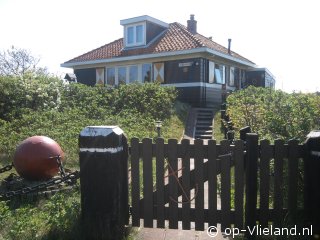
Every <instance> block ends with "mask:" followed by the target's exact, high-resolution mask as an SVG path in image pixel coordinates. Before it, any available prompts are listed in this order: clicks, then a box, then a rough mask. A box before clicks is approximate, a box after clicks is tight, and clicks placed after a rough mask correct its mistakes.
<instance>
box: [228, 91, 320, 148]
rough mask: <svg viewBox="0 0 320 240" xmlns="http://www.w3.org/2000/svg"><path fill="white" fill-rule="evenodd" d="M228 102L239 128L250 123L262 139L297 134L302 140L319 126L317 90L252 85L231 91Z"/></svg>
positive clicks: (230, 113) (294, 135)
mask: <svg viewBox="0 0 320 240" xmlns="http://www.w3.org/2000/svg"><path fill="white" fill-rule="evenodd" d="M227 105H228V108H227V113H228V114H229V115H230V117H231V119H232V122H233V123H234V125H235V128H236V130H239V129H240V128H242V127H244V126H250V127H251V129H252V131H253V132H257V133H259V135H260V139H262V138H266V139H270V140H274V139H277V138H281V139H284V140H289V139H293V138H296V139H298V140H299V141H300V142H302V141H304V140H305V138H306V135H307V134H308V133H309V132H310V131H311V130H313V129H319V127H320V121H319V113H320V108H319V107H320V97H319V96H317V95H316V94H305V93H292V94H289V93H285V92H282V91H280V90H273V89H270V88H256V87H253V86H251V87H248V88H246V89H243V90H241V91H237V92H235V93H233V94H231V95H230V96H229V97H228V99H227Z"/></svg>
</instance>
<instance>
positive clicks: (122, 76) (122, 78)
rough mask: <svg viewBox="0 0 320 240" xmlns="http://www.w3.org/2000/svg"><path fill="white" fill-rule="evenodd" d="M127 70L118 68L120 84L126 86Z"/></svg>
mask: <svg viewBox="0 0 320 240" xmlns="http://www.w3.org/2000/svg"><path fill="white" fill-rule="evenodd" d="M126 73H127V68H126V67H119V68H118V83H119V85H120V84H125V83H126V75H127V74H126Z"/></svg>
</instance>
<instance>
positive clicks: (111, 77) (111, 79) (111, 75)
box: [107, 68, 116, 86]
mask: <svg viewBox="0 0 320 240" xmlns="http://www.w3.org/2000/svg"><path fill="white" fill-rule="evenodd" d="M115 79H116V75H115V69H114V68H107V85H111V86H114V85H115Z"/></svg>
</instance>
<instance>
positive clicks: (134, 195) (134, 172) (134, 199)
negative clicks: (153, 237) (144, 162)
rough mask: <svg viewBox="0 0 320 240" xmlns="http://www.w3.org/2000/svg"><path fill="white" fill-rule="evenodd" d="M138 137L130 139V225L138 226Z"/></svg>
mask: <svg viewBox="0 0 320 240" xmlns="http://www.w3.org/2000/svg"><path fill="white" fill-rule="evenodd" d="M139 159H140V158H139V139H137V138H132V139H131V204H132V210H131V212H132V226H134V227H139V226H140V177H139V175H140V169H139Z"/></svg>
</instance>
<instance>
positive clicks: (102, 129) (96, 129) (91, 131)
mask: <svg viewBox="0 0 320 240" xmlns="http://www.w3.org/2000/svg"><path fill="white" fill-rule="evenodd" d="M112 132H114V133H116V134H118V135H120V134H123V131H122V129H121V128H119V127H118V126H87V127H86V128H84V129H83V130H82V131H81V132H80V136H81V137H96V136H103V137H106V136H108V135H109V134H111V133H112Z"/></svg>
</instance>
